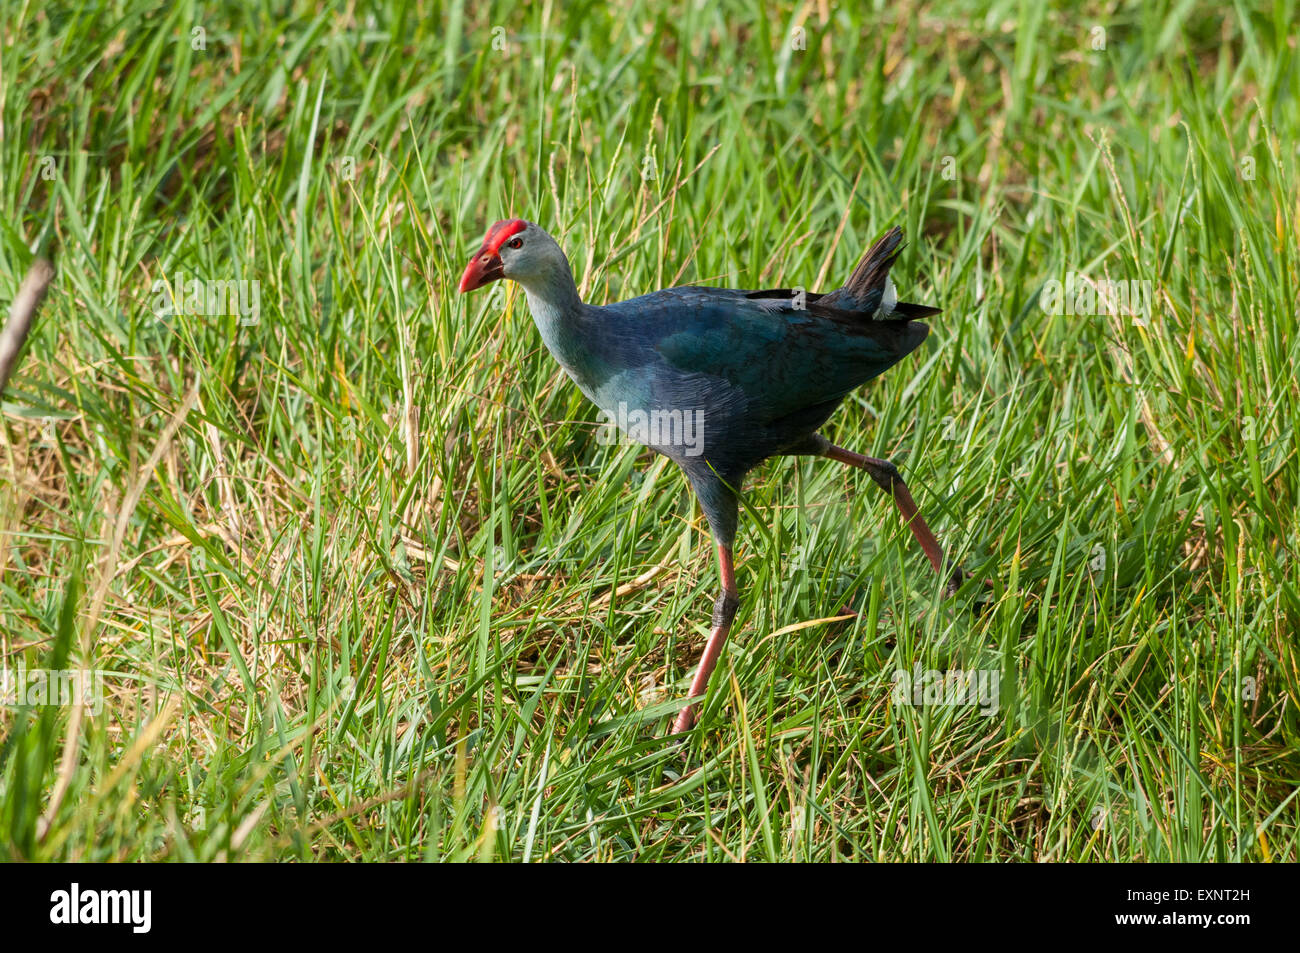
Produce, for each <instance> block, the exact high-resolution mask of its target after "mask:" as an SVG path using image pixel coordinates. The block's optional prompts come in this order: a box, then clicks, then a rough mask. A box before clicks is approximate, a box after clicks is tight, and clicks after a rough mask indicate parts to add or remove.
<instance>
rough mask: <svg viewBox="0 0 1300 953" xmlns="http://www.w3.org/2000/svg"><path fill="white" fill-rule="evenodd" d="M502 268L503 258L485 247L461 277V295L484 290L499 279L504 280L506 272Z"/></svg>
mask: <svg viewBox="0 0 1300 953" xmlns="http://www.w3.org/2000/svg"><path fill="white" fill-rule="evenodd" d="M502 268H503V266H502V264H501V256H500V255H494V254H492V252H491V251H489V250H488V247H487V246H486V245H484V246H483V247H482V248H480V249H479V250H478V254H476V255H475V256H474V257H473V258H471V259H470V260H469V264H468V265H466V266H465V274H463V275H461V276H460V293H461V294H464V293H465V292H467V291H473V290H474V289H475V288H482V287H483V286H484V285H486V284H490V283H492V282H493V281H496V280H497V279H498V278H504V277H505V272H504V271H503V270H502Z"/></svg>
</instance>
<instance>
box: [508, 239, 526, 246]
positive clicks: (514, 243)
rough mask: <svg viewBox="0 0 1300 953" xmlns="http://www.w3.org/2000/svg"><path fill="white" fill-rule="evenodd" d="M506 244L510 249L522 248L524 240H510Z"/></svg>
mask: <svg viewBox="0 0 1300 953" xmlns="http://www.w3.org/2000/svg"><path fill="white" fill-rule="evenodd" d="M506 244H507V245H509V246H510V247H511V248H523V247H524V240H523V239H522V238H512V239H510V241H508V242H506Z"/></svg>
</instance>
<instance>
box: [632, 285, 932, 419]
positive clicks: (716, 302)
mask: <svg viewBox="0 0 1300 953" xmlns="http://www.w3.org/2000/svg"><path fill="white" fill-rule="evenodd" d="M763 295H766V293H763ZM809 297H812V298H814V300H813V301H812V302H811V303H810V302H808V301H806V300H805V301H802V302H800V301H797V300H795V299H793V298H791V299H786V300H785V301H784V302H783V301H782V299H781V298H780V297H775V296H771V297H768V296H759V297H750V296H749V293H747V292H743V291H732V290H729V289H720V288H673V289H669V290H667V291H660V292H656V293H655V294H653V295H646V296H644V297H643V298H638V299H634V302H636V303H637V304H636V307H635V309H634V310H635V312H636V313H637V314H639V315H640V316H641V317H642V318H643V319H648V320H649V321H651V322H652V324H653V326H654V328H655V331H656V333H657V338H656V340H655V343H654V349H655V351H657V353H658V355H659V356H660V358H661V359H662V361H663V362H664V364H665V365H667V367H666V370H668V371H669V372H670V373H671V374H673V375H676V376H682V377H685V376H687V375H690V376H691V377H690V378H689V379H695V378H694V376H695V375H699V376H700V377H702V378H709V379H711V381H708V382H704V381H702V382H701V386H705V384H707V386H709V387H711V388H712V389H713V391H714V393H716V395H717V397H718V399H721V400H728V401H733V402H742V399H743V403H744V404H745V405H747V407H748V408H749V412H751V413H757V414H758V415H759V416H761V417H762V418H764V419H768V420H774V419H777V418H781V417H785V416H787V415H789V414H791V413H796V412H798V411H800V410H802V409H805V408H807V407H811V406H815V405H820V404H823V403H825V402H827V401H835V400H839V399H841V398H843V397H844V396H845V395H846V394H848V393H849V392H850V391H852V390H853V389H854V388H856V387H857V386H859V385H860V384H862V383H864V382H866V381H868V380H870V379H871V378H873V377H875V376H876V375H877V374H879V373H881V372H882V371H884V370H886V369H887V368H889V367H891V366H892V365H894V364H895V363H897V362H898V361H899V360H900V359H902V358H903V357H904V356H905V355H906V354H907V353H908V352H910V351H911V350H912V349H913V348H915V347H916V346H917V345H919V344H920V342H921V340H923V339H924V337H925V333H926V328H925V326H924V325H917V324H914V323H911V322H907V321H874V322H873V321H862V320H853V321H848V320H843V319H839V318H836V317H829V316H827V315H825V314H822V313H820V311H821V309H819V308H817V307H816V305H817V301H816V300H815V299H816V298H817V297H819V296H815V295H810V296H809ZM632 303H633V302H624V304H625V305H627V304H632ZM796 305H803V306H802V307H798V306H796ZM615 307H617V306H615ZM732 391H735V392H737V393H732Z"/></svg>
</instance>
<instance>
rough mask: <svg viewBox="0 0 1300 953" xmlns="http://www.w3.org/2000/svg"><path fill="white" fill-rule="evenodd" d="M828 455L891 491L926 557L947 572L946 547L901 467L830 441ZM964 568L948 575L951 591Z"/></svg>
mask: <svg viewBox="0 0 1300 953" xmlns="http://www.w3.org/2000/svg"><path fill="white" fill-rule="evenodd" d="M823 453H824V455H825V456H827V457H829V458H830V459H832V460H838V461H839V462H840V463H847V464H848V465H849V466H851V467H858V468H859V469H862V470H866V471H867V474H868V475H869V476H870V477H871V479H873V480H875V481H876V486H878V487H880V488H881V489H882V490H884V491H885V492H886V493H888V494H889V495H890V496H891V497H892V498H893V500H894V504H895V505H896V506H897V507H898V512H899V513H900V514H901V515H902V517H903V522H904V523H905V524H907V528H908V529H910V530H911V531H912V535H913V536H915V537H916V541H917V542H918V543H920V544H921V549H923V550H924V551H925V555H926V557H927V558H928V559H929V560H930V565H931V566H933V567H934V571H935V572H937V573H939V574H940V575H943V574H944V572H945V571H946V570H945V568H944V562H943V547H941V546H940V545H939V540H938V539H936V538H935V535H934V533H933V532H931V530H930V527H929V525H928V524H927V523H926V522H925V520H924V519H923V518H922V517H921V511H920V510H919V509H918V508H917V506H916V501H915V500H914V499H912V492H911V491H910V490H909V489H908V488H907V484H906V483H904V482H903V475H902V474H901V473H899V472H898V467H896V466H894V465H893V464H892V463H890V462H889V461H888V460H877V459H876V458H875V457H866V456H863V455H862V454H860V453H854V452H853V451H852V450H845V449H844V448H843V447H837V446H835V444H833V443H832V444H830V445H828V446H827V448H826V449H825V450H824V451H823ZM962 575H963V574H962V570H961V567H960V566H958V567H956V568H954V569H953V570H952V574H951V575H950V576H949V578H948V586H947V591H948V594H949V595H951V594H952V593H954V592H956V591H957V589H958V587H959V586H961V582H962Z"/></svg>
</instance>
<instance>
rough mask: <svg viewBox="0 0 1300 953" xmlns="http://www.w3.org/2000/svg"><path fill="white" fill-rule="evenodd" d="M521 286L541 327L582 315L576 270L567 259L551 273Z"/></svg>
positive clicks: (525, 281)
mask: <svg viewBox="0 0 1300 953" xmlns="http://www.w3.org/2000/svg"><path fill="white" fill-rule="evenodd" d="M520 283H521V284H522V285H523V286H524V292H525V293H526V294H527V295H528V307H529V309H530V310H531V311H532V312H533V317H534V318H536V319H537V324H538V325H539V326H544V325H546V324H551V323H555V322H564V321H569V320H573V319H575V318H577V317H578V316H580V315H581V314H582V299H581V298H580V297H579V296H578V286H577V284H575V283H574V281H573V270H572V269H571V268H570V267H569V262H568V260H567V259H565V258H564V257H563V256H561V257H560V260H559V262H557V263H556V267H555V268H553V269H551V270H550V271H549V272H548V273H547V274H545V275H539V276H537V277H535V278H529V279H527V280H524V281H521V282H520Z"/></svg>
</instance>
